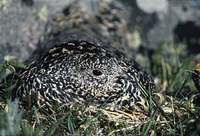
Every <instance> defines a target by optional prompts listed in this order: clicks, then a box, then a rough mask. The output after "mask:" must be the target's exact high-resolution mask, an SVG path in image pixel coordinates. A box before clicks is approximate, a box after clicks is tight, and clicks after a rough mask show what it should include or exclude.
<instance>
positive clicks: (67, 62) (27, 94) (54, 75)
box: [13, 35, 154, 110]
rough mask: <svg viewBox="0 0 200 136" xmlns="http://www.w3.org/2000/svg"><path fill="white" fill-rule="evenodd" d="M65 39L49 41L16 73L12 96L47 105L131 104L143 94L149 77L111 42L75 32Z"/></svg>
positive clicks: (23, 101)
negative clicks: (16, 78) (41, 52)
mask: <svg viewBox="0 0 200 136" xmlns="http://www.w3.org/2000/svg"><path fill="white" fill-rule="evenodd" d="M62 36H63V37H68V35H62ZM69 37H70V36H69ZM61 39H62V38H61ZM66 39H67V40H60V41H59V42H55V41H50V42H49V43H51V47H50V48H49V49H48V51H47V52H46V51H44V52H45V53H43V54H42V55H40V56H39V57H37V59H36V60H35V61H33V62H32V63H31V64H29V65H28V66H27V67H26V68H25V69H24V70H23V71H21V72H20V73H19V77H20V80H19V81H18V83H17V86H16V88H15V89H14V90H13V99H15V98H18V99H19V100H20V102H21V104H22V105H24V106H25V107H32V106H33V105H36V106H39V107H44V109H48V110H49V109H50V110H52V107H53V105H55V104H56V105H60V106H62V105H66V106H71V105H74V104H83V105H84V104H90V105H95V106H105V107H109V108H117V109H123V108H126V109H134V106H135V104H136V102H138V101H141V99H144V97H143V96H142V95H141V87H140V86H143V87H144V88H145V89H147V90H151V89H152V88H153V86H154V84H153V81H152V79H151V77H150V76H149V75H148V74H147V73H146V72H144V71H143V70H142V69H141V68H140V66H139V65H138V64H137V63H136V62H134V61H132V62H130V61H128V60H127V59H126V57H125V55H124V54H123V53H122V52H120V51H118V50H117V49H115V48H113V47H111V45H108V44H107V43H103V42H101V41H99V40H96V39H94V38H92V37H90V38H85V37H84V38H83V37H80V39H79V36H78V35H75V36H74V37H73V36H71V38H66ZM90 39H93V40H90ZM61 41H62V42H61ZM47 45H48V43H47Z"/></svg>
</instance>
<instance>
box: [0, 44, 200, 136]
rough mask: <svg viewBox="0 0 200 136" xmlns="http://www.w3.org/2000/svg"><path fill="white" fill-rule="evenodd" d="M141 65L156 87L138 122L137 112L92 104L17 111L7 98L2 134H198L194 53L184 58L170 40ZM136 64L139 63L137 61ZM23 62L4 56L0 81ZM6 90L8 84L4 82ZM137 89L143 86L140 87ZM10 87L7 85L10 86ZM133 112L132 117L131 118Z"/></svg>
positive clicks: (1, 106) (0, 104) (2, 105)
mask: <svg viewBox="0 0 200 136" xmlns="http://www.w3.org/2000/svg"><path fill="white" fill-rule="evenodd" d="M144 59H145V64H142V65H143V66H144V67H145V68H146V69H147V70H148V71H149V72H151V73H152V75H153V76H154V77H155V79H156V89H155V91H154V93H153V94H149V93H148V91H147V90H145V89H143V92H144V95H145V96H146V97H147V99H149V101H150V106H149V107H150V108H149V109H148V110H149V117H147V118H146V119H145V120H144V121H139V120H137V119H138V118H139V117H140V118H142V113H141V115H140V114H139V115H138V113H137V112H133V113H132V114H126V113H123V112H111V111H107V110H104V109H97V108H95V107H83V106H81V107H79V106H77V107H73V108H71V109H65V108H61V107H60V108H58V109H57V111H56V113H55V114H53V115H51V116H48V115H43V114H41V113H40V112H38V109H37V108H33V109H32V111H30V112H29V113H27V112H25V111H20V110H19V108H18V105H17V103H16V102H11V101H10V98H11V96H10V92H9V89H7V90H6V91H5V92H4V93H6V97H5V98H4V99H1V101H0V135H1V136H42V135H47V136H55V135H70V136H77V135H85V136H94V135H110V136H115V135H119V136H120V135H125V136H132V135H136V136H139V135H151V136H162V135H164V136H166V135H167V136H184V135H190V136H196V135H198V134H200V119H199V117H200V107H199V106H200V104H198V103H195V101H194V98H195V96H196V94H197V93H198V91H197V89H196V88H195V86H194V84H193V81H192V79H191V72H192V70H193V69H194V63H193V62H194V61H195V56H188V55H187V54H186V53H185V49H184V48H182V47H176V46H175V45H174V44H173V43H165V44H163V45H161V46H160V47H159V48H158V49H156V50H154V52H153V54H152V55H151V56H147V55H144ZM140 64H141V63H140ZM23 67H24V65H23V64H22V63H21V62H18V61H16V60H13V59H11V60H10V59H8V60H6V61H5V63H4V64H1V65H0V79H1V80H2V79H5V76H6V74H8V73H11V72H15V69H18V68H23ZM6 83H7V85H6V86H7V88H9V87H12V82H10V81H7V82H6ZM141 88H142V86H141ZM10 90H11V89H10ZM135 116H136V118H134V117H135Z"/></svg>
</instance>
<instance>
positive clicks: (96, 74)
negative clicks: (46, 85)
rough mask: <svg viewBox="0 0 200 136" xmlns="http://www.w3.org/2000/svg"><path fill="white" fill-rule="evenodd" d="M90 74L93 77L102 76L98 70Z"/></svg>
mask: <svg viewBox="0 0 200 136" xmlns="http://www.w3.org/2000/svg"><path fill="white" fill-rule="evenodd" d="M92 73H93V75H95V76H100V75H102V72H101V71H99V70H93V71H92Z"/></svg>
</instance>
